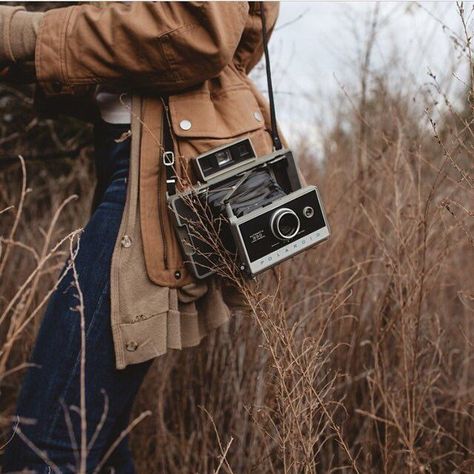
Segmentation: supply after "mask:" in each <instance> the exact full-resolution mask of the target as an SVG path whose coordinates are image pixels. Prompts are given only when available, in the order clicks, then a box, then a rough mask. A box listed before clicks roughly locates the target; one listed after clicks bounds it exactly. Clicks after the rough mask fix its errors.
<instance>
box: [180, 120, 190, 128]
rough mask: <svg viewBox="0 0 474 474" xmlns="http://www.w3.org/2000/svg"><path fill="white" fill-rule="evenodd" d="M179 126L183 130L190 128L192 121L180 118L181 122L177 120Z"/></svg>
mask: <svg viewBox="0 0 474 474" xmlns="http://www.w3.org/2000/svg"><path fill="white" fill-rule="evenodd" d="M179 126H180V127H181V128H182V129H183V130H190V129H191V127H192V123H191V121H190V120H181V122H179Z"/></svg>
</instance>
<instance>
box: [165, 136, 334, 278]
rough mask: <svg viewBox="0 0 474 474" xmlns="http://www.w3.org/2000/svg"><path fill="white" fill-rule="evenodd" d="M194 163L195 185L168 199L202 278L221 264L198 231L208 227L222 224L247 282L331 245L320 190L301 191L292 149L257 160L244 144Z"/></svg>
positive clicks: (208, 240)
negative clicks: (317, 247)
mask: <svg viewBox="0 0 474 474" xmlns="http://www.w3.org/2000/svg"><path fill="white" fill-rule="evenodd" d="M193 164H194V167H195V172H196V175H197V176H198V183H197V185H195V186H193V187H192V188H189V189H186V190H185V191H184V192H178V193H176V194H173V195H171V196H169V195H167V200H168V205H169V207H170V208H171V210H172V212H171V215H172V217H173V221H174V225H175V229H176V233H177V236H178V240H179V241H180V244H181V248H182V250H183V253H184V255H185V256H186V258H185V261H186V263H187V264H188V265H189V266H190V269H191V271H192V272H193V274H194V275H195V276H196V277H197V278H200V279H202V278H206V277H208V276H209V275H212V274H213V273H215V272H216V268H217V267H218V266H219V265H220V263H221V262H220V261H219V259H220V258H221V257H220V256H219V255H218V254H217V253H216V252H215V243H214V240H213V239H212V236H211V234H209V236H206V235H203V232H202V229H201V231H200V232H196V231H195V229H196V226H200V227H202V225H203V224H202V223H203V222H206V221H207V222H209V221H212V220H214V221H215V222H216V221H217V220H218V221H219V223H218V225H216V226H215V227H216V229H218V234H219V238H220V241H221V243H222V244H223V246H224V248H225V249H226V251H228V252H230V254H231V255H233V256H234V257H235V258H237V263H238V265H239V268H240V270H241V271H242V272H243V273H244V275H245V276H246V277H248V278H253V277H255V275H257V274H259V273H261V272H263V271H265V270H267V269H269V268H271V267H273V266H275V265H277V264H279V263H281V262H283V261H284V260H286V259H288V258H290V257H293V256H294V255H296V254H298V253H300V252H302V251H304V250H306V249H308V248H310V247H313V246H314V245H316V244H319V243H321V242H324V241H325V240H327V239H328V238H329V236H330V229H329V224H328V222H327V219H326V214H325V211H324V207H323V204H322V201H321V197H320V195H319V192H318V189H317V188H316V187H315V186H302V184H301V181H300V178H299V173H298V169H297V165H296V162H295V160H294V158H293V154H292V152H291V150H289V149H281V150H277V151H274V152H273V153H271V154H269V155H265V156H260V157H257V156H256V154H255V151H254V149H253V146H252V143H251V141H250V139H249V138H244V139H240V140H236V141H234V142H232V143H229V144H226V145H224V146H222V147H219V148H215V149H212V150H210V151H209V152H207V153H204V154H202V155H199V156H198V157H196V158H195V159H194V160H193ZM193 203H194V204H193ZM195 204H197V206H196V205H195ZM197 209H200V210H201V211H197ZM199 214H201V216H200V215H199ZM202 214H206V216H205V217H206V218H205V219H202V217H203V215H202ZM204 234H205V232H204Z"/></svg>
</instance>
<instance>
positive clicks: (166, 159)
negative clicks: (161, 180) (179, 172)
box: [163, 151, 174, 166]
mask: <svg viewBox="0 0 474 474" xmlns="http://www.w3.org/2000/svg"><path fill="white" fill-rule="evenodd" d="M163 163H164V164H165V165H166V166H172V165H174V153H173V152H172V151H165V152H164V153H163Z"/></svg>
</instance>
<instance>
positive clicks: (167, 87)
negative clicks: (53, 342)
mask: <svg viewBox="0 0 474 474" xmlns="http://www.w3.org/2000/svg"><path fill="white" fill-rule="evenodd" d="M258 8H259V7H258V3H253V2H131V3H127V4H125V3H110V4H107V5H106V6H105V7H98V6H95V5H78V6H70V7H66V8H59V9H54V10H50V11H48V12H46V14H45V16H44V20H43V22H42V24H41V27H40V30H39V35H38V40H37V44H36V51H35V67H36V74H37V77H38V81H39V83H40V85H41V89H42V91H43V94H45V96H46V100H50V102H51V104H53V103H54V104H55V107H56V108H57V109H58V110H61V104H63V107H62V111H63V112H69V113H74V111H72V110H71V109H70V108H68V107H70V106H68V105H67V104H70V103H74V104H75V106H76V107H77V104H79V106H80V104H81V98H82V97H84V98H86V97H90V96H91V91H92V90H93V88H95V86H96V85H97V84H99V83H104V84H108V85H111V86H117V87H118V88H119V89H123V90H127V91H129V92H130V94H131V95H132V125H131V128H132V152H131V162H130V175H129V187H128V193H127V200H126V205H125V211H124V214H123V218H122V223H121V227H120V232H119V236H118V238H117V242H116V245H115V249H114V254H113V259H112V268H111V303H112V304H111V307H112V313H111V324H112V331H113V336H114V343H115V352H116V366H117V368H124V367H125V366H127V365H128V364H133V363H138V362H142V361H145V360H147V359H150V358H152V357H156V356H158V355H160V354H163V353H164V352H166V351H167V349H168V348H182V347H186V346H191V345H195V344H198V343H199V341H200V340H201V338H202V337H203V336H204V335H205V334H206V333H207V332H208V331H209V330H211V329H213V328H215V327H217V326H219V325H221V324H222V323H223V322H225V321H227V320H228V319H229V316H230V314H231V312H230V309H229V306H230V307H232V306H237V305H238V304H239V295H237V294H235V292H233V291H232V288H229V287H226V286H225V285H224V282H223V281H222V280H221V279H220V278H217V277H214V276H213V277H210V278H208V279H206V280H204V281H196V280H195V279H194V277H193V276H192V274H191V273H190V272H189V270H188V269H187V268H186V267H185V266H184V264H183V259H182V255H181V251H180V247H179V243H178V241H177V239H176V236H175V233H174V230H173V227H172V224H171V220H170V218H169V214H168V209H167V207H166V202H165V190H166V181H165V179H166V176H165V172H164V169H163V165H162V162H161V155H162V147H161V141H162V133H163V121H164V120H165V119H166V114H168V119H169V120H170V122H171V126H172V138H173V143H174V151H175V155H176V159H177V171H178V174H180V175H183V174H184V170H187V172H188V173H189V175H190V176H191V177H192V179H191V181H192V182H194V176H193V172H192V168H191V167H190V160H191V159H192V158H193V157H195V156H196V155H198V154H200V153H202V152H204V151H207V150H209V149H210V148H213V147H216V146H219V145H222V144H224V143H226V142H230V141H232V140H235V139H236V138H238V137H244V136H249V137H250V138H251V140H252V142H253V144H254V147H255V150H256V152H257V154H258V155H262V154H266V153H269V152H271V151H272V141H271V138H270V134H269V132H268V130H267V129H268V128H269V127H270V118H269V109H268V103H267V101H266V99H265V98H264V97H263V96H262V95H261V94H260V92H259V91H258V90H257V89H256V87H255V85H254V83H253V82H252V81H251V80H250V79H249V77H248V76H247V74H248V73H249V71H250V70H251V69H252V68H253V67H254V66H255V64H256V63H257V62H258V61H259V60H260V58H261V56H262V53H263V48H262V38H261V20H260V16H259V15H258ZM264 8H265V14H266V19H267V28H268V30H269V34H271V32H272V30H273V27H274V25H275V22H276V18H277V15H278V8H279V6H278V3H276V2H265V4H264ZM163 97H165V98H166V99H167V103H168V104H169V105H168V110H166V107H164V104H166V102H165V101H163ZM78 98H79V100H77V99H78ZM71 99H72V102H71ZM74 101H75V102H74ZM82 103H83V104H85V103H86V102H85V101H83V102H82ZM58 104H59V106H58ZM42 108H45V106H44V104H43V105H42ZM189 124H190V126H189Z"/></svg>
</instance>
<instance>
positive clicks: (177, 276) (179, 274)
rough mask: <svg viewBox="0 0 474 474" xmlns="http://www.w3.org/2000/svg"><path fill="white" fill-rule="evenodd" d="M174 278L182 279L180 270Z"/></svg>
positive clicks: (175, 273)
mask: <svg viewBox="0 0 474 474" xmlns="http://www.w3.org/2000/svg"><path fill="white" fill-rule="evenodd" d="M174 277H175V278H176V280H179V279H180V278H181V272H180V271H179V270H176V271H175V272H174Z"/></svg>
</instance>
